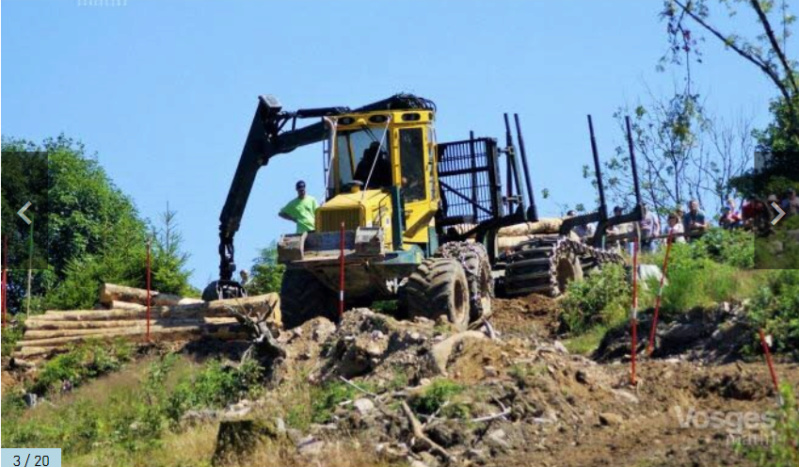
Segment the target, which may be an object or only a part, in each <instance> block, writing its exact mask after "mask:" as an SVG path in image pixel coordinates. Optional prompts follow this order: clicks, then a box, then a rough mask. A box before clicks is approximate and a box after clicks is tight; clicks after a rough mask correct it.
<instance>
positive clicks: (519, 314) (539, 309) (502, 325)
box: [491, 294, 560, 338]
mask: <svg viewBox="0 0 799 467" xmlns="http://www.w3.org/2000/svg"><path fill="white" fill-rule="evenodd" d="M559 310H560V307H559V305H558V302H557V301H556V300H554V299H552V298H549V297H545V296H543V295H538V294H530V295H528V296H526V297H519V298H512V299H504V300H503V299H497V300H495V301H494V314H493V316H492V317H491V323H492V324H493V325H494V327H495V328H496V330H497V331H499V332H500V333H503V334H505V335H507V336H516V337H522V338H526V337H529V336H530V335H535V336H554V335H555V333H556V332H557V329H558V314H559Z"/></svg>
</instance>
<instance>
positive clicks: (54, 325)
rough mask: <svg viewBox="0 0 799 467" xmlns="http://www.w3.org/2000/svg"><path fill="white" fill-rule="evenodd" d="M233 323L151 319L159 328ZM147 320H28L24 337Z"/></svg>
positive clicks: (203, 319)
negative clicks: (50, 331)
mask: <svg viewBox="0 0 799 467" xmlns="http://www.w3.org/2000/svg"><path fill="white" fill-rule="evenodd" d="M233 322H235V319H234V318H227V317H222V318H159V319H152V320H151V324H158V325H161V326H187V325H193V324H196V325H199V324H225V323H233ZM146 325H147V320H145V319H123V320H106V321H67V320H52V321H45V320H28V321H26V322H25V330H26V332H25V335H26V336H27V335H30V333H31V332H32V331H41V330H48V329H53V330H54V329H84V330H85V329H108V328H124V327H135V326H146Z"/></svg>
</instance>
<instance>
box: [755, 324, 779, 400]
mask: <svg viewBox="0 0 799 467" xmlns="http://www.w3.org/2000/svg"><path fill="white" fill-rule="evenodd" d="M760 343H761V344H762V345H763V353H765V354H766V363H767V364H768V371H769V373H771V382H772V383H774V391H776V392H777V401H778V402H779V404H780V406H782V394H780V385H779V382H778V381H777V373H776V372H775V371H774V362H772V361H771V351H770V350H769V349H768V341H766V334H765V333H764V332H763V329H762V328H761V329H760Z"/></svg>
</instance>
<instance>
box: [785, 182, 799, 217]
mask: <svg viewBox="0 0 799 467" xmlns="http://www.w3.org/2000/svg"><path fill="white" fill-rule="evenodd" d="M782 210H783V211H785V215H786V216H795V215H796V214H799V196H796V190H795V189H793V188H788V191H787V192H786V193H785V199H784V200H782Z"/></svg>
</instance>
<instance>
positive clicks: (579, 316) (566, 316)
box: [560, 264, 632, 333]
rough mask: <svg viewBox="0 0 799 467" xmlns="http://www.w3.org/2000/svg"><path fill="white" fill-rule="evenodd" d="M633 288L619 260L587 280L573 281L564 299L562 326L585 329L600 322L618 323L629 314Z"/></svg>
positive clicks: (571, 328)
mask: <svg viewBox="0 0 799 467" xmlns="http://www.w3.org/2000/svg"><path fill="white" fill-rule="evenodd" d="M631 291H632V287H631V285H630V284H629V283H628V282H627V278H626V273H625V270H624V267H623V266H621V265H618V264H608V265H606V266H604V267H603V268H602V269H601V270H598V271H594V272H593V273H591V274H589V275H588V276H587V277H586V278H585V280H582V281H575V282H571V283H570V284H569V285H568V287H567V289H566V296H565V297H563V300H562V301H561V314H560V320H561V324H562V327H563V328H564V329H565V330H566V331H569V332H573V333H582V332H585V331H586V330H588V329H589V328H591V327H592V326H594V325H597V324H615V323H618V322H619V321H621V320H623V319H624V318H625V317H626V316H627V310H628V308H629V306H630V303H631Z"/></svg>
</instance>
